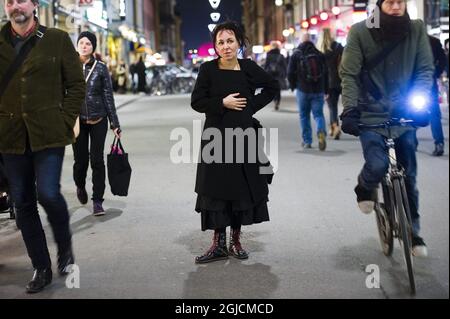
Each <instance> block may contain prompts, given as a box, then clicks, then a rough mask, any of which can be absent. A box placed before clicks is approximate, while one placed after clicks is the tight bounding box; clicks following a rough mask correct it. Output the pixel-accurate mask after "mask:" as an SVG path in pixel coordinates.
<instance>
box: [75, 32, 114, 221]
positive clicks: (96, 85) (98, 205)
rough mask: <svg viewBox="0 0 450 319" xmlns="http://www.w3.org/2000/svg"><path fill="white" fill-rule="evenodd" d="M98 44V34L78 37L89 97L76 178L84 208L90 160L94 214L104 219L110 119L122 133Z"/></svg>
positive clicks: (77, 153)
mask: <svg viewBox="0 0 450 319" xmlns="http://www.w3.org/2000/svg"><path fill="white" fill-rule="evenodd" d="M96 45H97V38H96V37H95V34H93V33H91V32H88V31H85V32H82V33H81V34H80V35H79V37H78V41H77V51H78V53H79V55H80V61H81V63H82V64H83V72H84V76H85V79H86V98H85V101H84V103H83V105H82V107H81V113H80V133H79V135H78V137H77V139H76V142H75V144H73V153H74V159H75V163H74V165H73V178H74V181H75V185H76V187H77V197H78V200H79V201H80V203H81V204H83V205H84V204H86V203H87V202H88V194H87V192H86V175H87V170H88V166H89V160H90V163H91V169H92V184H93V193H92V201H93V214H94V216H101V215H104V214H105V210H104V209H103V205H102V203H103V195H104V192H105V178H106V177H105V161H104V155H103V152H104V146H105V140H106V133H107V131H108V119H109V123H110V128H111V129H112V130H113V132H114V135H115V137H117V138H120V132H121V131H120V124H119V119H118V117H117V114H116V107H115V105H114V96H113V89H112V81H111V77H110V75H109V72H108V68H107V66H106V64H105V63H103V62H101V61H99V60H97V59H95V57H94V52H95V48H96ZM89 140H90V143H89ZM89 144H90V145H89Z"/></svg>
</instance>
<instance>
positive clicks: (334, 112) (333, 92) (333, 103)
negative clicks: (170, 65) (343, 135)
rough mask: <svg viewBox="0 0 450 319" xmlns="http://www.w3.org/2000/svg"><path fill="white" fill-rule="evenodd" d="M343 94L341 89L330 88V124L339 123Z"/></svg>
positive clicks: (328, 101) (328, 100)
mask: <svg viewBox="0 0 450 319" xmlns="http://www.w3.org/2000/svg"><path fill="white" fill-rule="evenodd" d="M340 95H341V90H340V89H330V90H329V93H328V99H327V104H328V109H329V110H330V125H331V124H333V123H336V124H337V125H339V117H338V102H339V96H340Z"/></svg>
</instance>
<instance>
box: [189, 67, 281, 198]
mask: <svg viewBox="0 0 450 319" xmlns="http://www.w3.org/2000/svg"><path fill="white" fill-rule="evenodd" d="M238 61H239V65H240V68H241V71H233V70H221V69H219V66H218V60H217V59H216V60H212V61H209V62H205V63H203V64H202V65H201V67H200V71H199V74H198V77H197V82H196V84H195V88H194V91H193V92H192V97H191V106H192V108H193V109H194V110H196V111H197V112H200V113H205V115H206V121H205V125H204V132H205V130H207V129H208V128H217V129H218V130H219V131H220V132H221V137H219V138H221V142H222V145H223V148H224V147H225V141H224V140H225V139H224V137H225V129H226V128H232V129H235V128H242V129H243V130H245V129H247V128H253V127H254V119H253V114H254V113H256V112H257V111H259V110H260V109H261V108H263V107H264V106H265V105H267V104H268V103H270V102H271V101H272V99H273V98H274V96H275V94H276V92H277V90H278V89H279V85H278V82H277V81H276V80H275V79H274V78H272V77H271V76H270V75H269V74H268V73H266V72H265V71H264V70H263V69H262V68H260V67H259V66H258V65H257V64H256V63H255V62H253V61H251V60H248V59H242V60H241V59H240V60H238ZM257 88H262V91H261V93H259V94H258V95H255V90H256V89H257ZM231 93H240V94H241V96H240V97H245V98H247V106H246V107H245V108H244V110H243V111H234V110H229V109H227V108H225V107H224V106H223V102H222V100H223V99H224V98H225V97H226V96H228V95H229V94H231ZM208 143H210V141H208V140H202V142H201V151H203V150H204V149H205V146H206V145H207V144H208ZM235 146H236V145H233V153H234V154H236V152H235V151H236V148H235ZM247 147H248V146H247ZM246 153H247V152H246ZM222 155H223V156H222V163H216V162H212V163H209V164H208V163H206V162H204V159H203V158H202V159H200V163H199V164H198V167H197V180H196V185H195V191H196V192H197V193H198V194H199V195H206V196H209V197H211V198H216V199H224V200H239V199H241V198H242V196H243V194H247V193H248V190H249V189H250V193H251V196H252V199H253V200H254V201H258V200H261V199H263V198H264V197H267V195H268V187H267V176H266V175H262V174H260V173H259V164H258V163H250V162H249V161H248V158H247V157H246V159H245V161H244V163H241V164H240V163H234V162H233V163H224V159H225V152H223V153H222ZM244 174H245V175H244Z"/></svg>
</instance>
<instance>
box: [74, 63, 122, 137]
mask: <svg viewBox="0 0 450 319" xmlns="http://www.w3.org/2000/svg"><path fill="white" fill-rule="evenodd" d="M94 62H95V59H94V58H92V59H91V60H90V61H89V62H88V63H86V65H84V66H83V73H84V78H86V77H87V76H88V74H89V72H90V71H91V69H92V67H93V66H94ZM105 116H108V119H109V123H110V124H111V128H118V127H120V124H119V119H118V118H117V114H116V107H115V105H114V96H113V89H112V82H111V76H110V75H109V72H108V68H107V66H106V64H105V63H103V62H101V61H98V62H97V65H96V66H95V69H94V71H92V74H91V76H90V77H89V80H88V82H87V83H86V97H85V100H84V103H83V106H82V107H81V114H80V119H81V120H82V121H86V120H96V119H99V118H101V117H105Z"/></svg>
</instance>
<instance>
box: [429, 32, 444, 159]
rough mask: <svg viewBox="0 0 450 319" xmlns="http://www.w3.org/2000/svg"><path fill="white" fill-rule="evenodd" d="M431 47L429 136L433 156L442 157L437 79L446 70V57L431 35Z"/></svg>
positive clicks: (442, 133)
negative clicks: (431, 76) (430, 136)
mask: <svg viewBox="0 0 450 319" xmlns="http://www.w3.org/2000/svg"><path fill="white" fill-rule="evenodd" d="M428 39H429V40H430V45H431V51H432V52H433V60H434V82H433V88H432V90H431V108H430V111H431V117H430V126H431V134H432V136H433V140H434V151H433V153H432V155H433V156H442V155H444V131H443V130H442V115H441V107H440V105H439V83H438V82H439V79H440V78H441V75H442V74H443V73H444V71H445V70H446V68H447V63H448V60H447V57H446V55H445V51H444V49H443V48H442V44H441V41H440V40H439V39H437V38H435V37H433V36H431V35H429V36H428Z"/></svg>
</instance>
